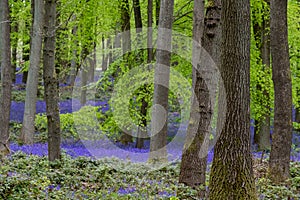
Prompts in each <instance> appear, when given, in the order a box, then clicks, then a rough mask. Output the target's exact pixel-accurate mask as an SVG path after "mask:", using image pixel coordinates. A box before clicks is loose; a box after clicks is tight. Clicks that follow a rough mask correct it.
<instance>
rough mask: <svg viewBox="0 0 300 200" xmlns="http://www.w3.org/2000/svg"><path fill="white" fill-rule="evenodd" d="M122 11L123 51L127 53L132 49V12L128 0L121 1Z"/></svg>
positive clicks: (124, 53)
mask: <svg viewBox="0 0 300 200" xmlns="http://www.w3.org/2000/svg"><path fill="white" fill-rule="evenodd" d="M121 12H122V25H121V26H122V27H121V29H122V36H123V37H122V52H123V55H126V54H127V53H129V52H130V50H131V36H130V13H129V3H128V0H122V2H121Z"/></svg>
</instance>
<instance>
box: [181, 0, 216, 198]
mask: <svg viewBox="0 0 300 200" xmlns="http://www.w3.org/2000/svg"><path fill="white" fill-rule="evenodd" d="M209 5H210V6H209V7H207V10H206V17H205V22H204V1H202V0H195V1H194V34H193V35H194V41H196V42H198V43H199V44H201V45H202V47H203V49H205V50H206V51H207V53H208V54H209V55H211V56H212V58H213V60H214V61H215V63H216V64H217V65H218V64H219V45H220V42H221V41H220V39H221V26H220V17H221V2H220V0H211V1H210V2H209ZM202 27H204V30H203V28H202ZM201 29H202V30H201ZM203 32H204V33H203ZM201 40H202V42H201ZM195 48H196V46H195V47H194V48H193V49H195ZM195 54H196V55H195ZM197 54H200V55H203V54H201V52H199V50H198V51H196V50H194V55H193V59H195V57H199V55H197ZM200 59H201V61H200V62H201V64H200V66H201V67H202V68H197V64H198V63H197V62H196V63H193V66H194V67H193V79H194V80H193V84H194V85H193V89H194V96H193V101H192V108H191V116H190V123H189V126H188V131H187V137H188V138H192V139H193V141H188V140H187V141H186V142H188V143H185V145H186V146H187V149H185V150H184V152H183V155H182V161H181V169H180V176H179V182H181V183H185V184H186V185H188V186H191V187H194V188H196V189H198V190H199V189H200V188H199V186H200V185H202V186H205V178H206V177H205V173H206V166H207V153H208V143H209V141H208V139H209V134H210V132H211V119H212V113H213V107H214V105H211V101H210V95H209V93H210V92H214V91H209V89H208V87H207V82H206V81H207V78H208V77H209V76H207V77H203V75H204V73H205V71H203V72H202V73H200V72H201V69H203V66H204V65H205V58H203V57H202V56H201V57H200ZM196 61H197V60H196ZM208 67H209V66H208ZM210 70H212V68H211V67H210ZM210 70H209V71H210ZM215 87H216V86H215ZM199 105H201V106H199ZM197 107H198V108H197ZM192 122H193V123H192ZM195 122H196V123H195ZM189 142H191V143H190V144H189ZM199 153H201V155H199ZM205 196H206V192H205V187H204V189H203V190H199V193H198V197H199V198H205Z"/></svg>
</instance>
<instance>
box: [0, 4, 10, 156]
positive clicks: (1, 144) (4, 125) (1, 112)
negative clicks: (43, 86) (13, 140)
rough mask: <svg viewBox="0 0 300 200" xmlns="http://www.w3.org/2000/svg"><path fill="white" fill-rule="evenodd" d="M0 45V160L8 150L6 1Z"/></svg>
mask: <svg viewBox="0 0 300 200" xmlns="http://www.w3.org/2000/svg"><path fill="white" fill-rule="evenodd" d="M0 15H1V16H0V22H1V23H0V45H1V47H0V48H1V50H0V52H1V56H0V58H1V62H0V63H1V87H0V91H1V94H0V122H1V125H0V158H1V157H2V156H5V155H7V154H8V153H9V152H10V150H9V117H10V105H11V85H12V79H11V50H10V19H9V6H8V0H2V1H1V2H0Z"/></svg>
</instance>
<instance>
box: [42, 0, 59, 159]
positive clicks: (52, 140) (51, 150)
mask: <svg viewBox="0 0 300 200" xmlns="http://www.w3.org/2000/svg"><path fill="white" fill-rule="evenodd" d="M45 8H47V9H45V10H46V12H45V26H44V27H45V28H44V31H45V38H44V59H43V65H44V70H43V72H44V74H43V78H44V87H45V100H46V112H47V122H48V158H49V161H50V162H52V161H54V160H57V159H60V157H61V150H60V143H61V136H60V116H59V106H58V102H59V97H58V75H57V74H56V72H55V32H56V28H55V27H56V26H55V25H56V0H46V4H45Z"/></svg>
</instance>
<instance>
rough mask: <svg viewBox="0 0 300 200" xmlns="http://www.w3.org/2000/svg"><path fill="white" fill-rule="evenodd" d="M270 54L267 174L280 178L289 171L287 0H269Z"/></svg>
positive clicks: (290, 135) (289, 105) (272, 177)
mask: <svg viewBox="0 0 300 200" xmlns="http://www.w3.org/2000/svg"><path fill="white" fill-rule="evenodd" d="M270 23H271V29H270V31H271V33H270V34H271V57H272V69H273V70H272V78H273V82H274V93H275V106H274V133H273V135H272V145H271V154H270V161H269V168H270V178H271V179H272V180H273V181H274V182H275V183H279V182H283V181H285V180H286V179H288V178H289V174H290V154H291V145H292V83H291V71H290V61H289V45H288V32H287V0H271V22H270Z"/></svg>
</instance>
